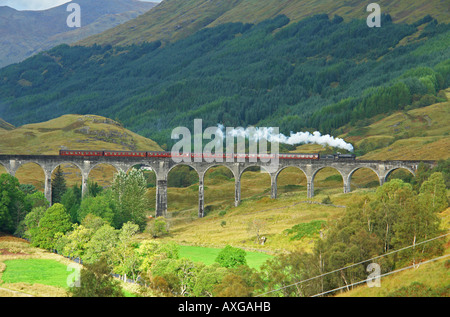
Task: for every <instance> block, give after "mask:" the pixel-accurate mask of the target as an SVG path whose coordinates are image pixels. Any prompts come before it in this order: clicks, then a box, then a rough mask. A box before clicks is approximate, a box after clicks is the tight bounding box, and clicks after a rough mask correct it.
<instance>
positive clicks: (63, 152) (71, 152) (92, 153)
mask: <svg viewBox="0 0 450 317" xmlns="http://www.w3.org/2000/svg"><path fill="white" fill-rule="evenodd" d="M59 155H62V156H103V151H80V150H60V151H59Z"/></svg>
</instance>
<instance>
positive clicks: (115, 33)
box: [77, 0, 450, 46]
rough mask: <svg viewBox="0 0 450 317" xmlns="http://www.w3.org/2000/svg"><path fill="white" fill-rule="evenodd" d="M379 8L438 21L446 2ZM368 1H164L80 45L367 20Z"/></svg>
mask: <svg viewBox="0 0 450 317" xmlns="http://www.w3.org/2000/svg"><path fill="white" fill-rule="evenodd" d="M377 3H378V4H379V5H380V7H381V9H382V12H383V13H385V14H389V15H391V17H392V19H393V21H394V22H407V23H412V22H415V21H417V20H418V19H420V18H422V17H424V16H425V15H427V14H429V15H432V16H433V17H434V18H436V19H437V20H438V21H439V22H449V21H450V12H449V6H448V3H446V2H445V1H440V0H429V1H426V0H418V1H414V2H411V1H402V0H382V1H377ZM368 4H369V3H368V2H367V1H361V0H351V1H345V2H344V3H343V2H342V1H333V0H313V1H309V0H296V1H293V0H283V1H280V0H189V1H186V0H164V1H163V2H161V3H160V4H159V5H158V6H157V7H155V8H154V10H152V11H150V12H147V13H146V14H143V15H142V16H140V17H138V18H136V19H134V20H132V21H129V22H127V23H124V24H123V25H121V26H118V27H116V28H113V29H110V30H108V31H106V32H103V33H101V34H98V35H95V36H92V37H89V38H86V39H84V40H82V41H79V42H78V43H77V44H80V45H88V46H90V45H93V44H99V45H106V44H111V45H122V46H123V45H130V44H139V43H142V42H151V41H155V40H161V41H163V42H167V41H175V40H178V39H181V38H184V37H186V36H188V35H191V34H194V33H195V32H196V31H198V30H200V29H202V28H205V27H214V26H218V25H221V24H224V23H229V22H243V23H259V22H261V21H263V20H266V19H273V18H274V17H276V16H277V15H280V14H283V15H286V16H287V17H288V18H289V19H290V20H291V22H298V21H300V20H302V19H304V18H306V17H309V16H312V15H315V14H323V13H325V14H328V15H329V16H330V17H333V16H334V15H339V16H342V17H343V18H344V19H346V20H349V19H352V18H357V19H366V18H367V16H368V15H369V13H368V12H366V7H367V5H368Z"/></svg>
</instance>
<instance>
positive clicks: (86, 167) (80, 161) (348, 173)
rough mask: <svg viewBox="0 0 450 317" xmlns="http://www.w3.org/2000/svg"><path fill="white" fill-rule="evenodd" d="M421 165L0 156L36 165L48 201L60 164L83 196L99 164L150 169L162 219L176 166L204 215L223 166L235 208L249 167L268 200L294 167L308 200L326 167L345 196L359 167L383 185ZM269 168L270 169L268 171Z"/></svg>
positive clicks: (13, 167) (10, 162)
mask: <svg viewBox="0 0 450 317" xmlns="http://www.w3.org/2000/svg"><path fill="white" fill-rule="evenodd" d="M420 162H424V163H425V164H429V165H434V162H432V161H362V160H348V161H335V160H326V159H325V160H322V159H321V160H297V159H280V160H279V162H278V164H277V167H276V169H275V170H274V169H273V166H272V165H270V163H267V162H261V161H259V160H258V161H256V162H250V161H249V160H248V159H247V160H246V161H244V162H226V161H224V162H211V163H208V162H205V161H203V162H187V163H186V162H182V163H176V162H174V161H173V160H172V159H171V158H162V157H161V158H160V157H154V158H153V157H146V158H138V157H104V156H99V157H90V156H89V157H87V156H59V155H0V165H3V167H4V168H5V169H6V171H7V173H9V174H11V175H13V176H14V175H15V173H16V171H17V170H18V168H19V167H20V166H22V165H23V164H27V163H36V164H37V165H39V166H40V167H41V168H42V170H43V171H44V174H45V196H46V198H47V200H48V201H50V202H51V197H52V194H51V189H52V186H51V181H52V173H53V171H54V170H55V169H56V168H57V167H58V166H59V165H61V164H73V165H75V166H77V167H78V168H79V169H80V171H81V176H82V193H83V195H84V194H85V193H86V191H87V181H88V176H89V173H90V172H91V170H92V169H93V168H94V167H95V166H97V165H98V164H109V165H112V166H114V167H115V168H116V169H117V170H123V171H128V170H129V169H131V168H132V167H133V166H135V165H144V166H146V167H150V168H151V169H152V170H153V171H154V172H155V175H156V180H157V181H156V183H157V184H156V216H165V215H166V212H167V179H168V175H169V172H170V170H171V169H172V168H174V167H175V166H178V165H188V166H190V167H192V168H193V169H194V170H195V171H196V172H197V173H198V176H199V207H198V216H199V217H203V216H204V185H203V183H204V177H205V173H206V172H207V171H208V170H209V169H210V168H211V167H215V166H226V167H227V168H228V169H230V171H231V172H232V173H233V175H234V179H235V206H238V205H239V203H240V201H241V176H242V174H243V172H244V171H245V170H246V169H247V168H249V167H251V166H258V167H260V168H261V170H268V171H269V170H270V172H268V174H269V175H270V178H271V197H272V198H273V199H275V198H276V197H277V178H278V175H279V174H280V172H281V171H282V170H283V169H285V168H287V167H296V168H298V169H300V170H301V171H302V172H303V173H304V174H305V176H306V180H307V191H308V198H312V197H313V196H314V177H315V176H316V174H317V172H319V171H320V170H321V169H323V168H325V167H332V168H334V169H336V170H337V171H338V172H339V173H340V174H341V176H342V179H343V191H344V193H349V192H350V182H351V177H352V175H353V173H354V172H355V171H357V170H358V169H360V168H368V169H371V170H372V171H373V172H375V174H376V175H377V176H378V179H379V182H380V186H381V185H383V184H384V182H385V181H386V179H387V177H388V175H389V174H390V173H391V172H392V171H394V170H396V169H406V170H408V171H410V172H411V173H412V174H413V175H415V172H416V170H417V167H418V165H419V163H420ZM269 165H270V167H271V168H269Z"/></svg>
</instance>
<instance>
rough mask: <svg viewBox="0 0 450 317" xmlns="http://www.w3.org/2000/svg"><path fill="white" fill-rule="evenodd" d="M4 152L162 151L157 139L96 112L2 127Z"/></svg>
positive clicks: (0, 148)
mask: <svg viewBox="0 0 450 317" xmlns="http://www.w3.org/2000/svg"><path fill="white" fill-rule="evenodd" d="M0 138H1V139H2V142H1V143H0V153H2V154H25V155H33V154H39V155H58V153H59V152H58V151H59V150H60V149H74V150H76V149H85V150H121V151H146V150H149V151H158V150H161V148H160V147H159V145H157V144H156V143H155V142H154V141H152V140H150V139H147V138H144V137H142V136H140V135H138V134H136V133H133V132H131V131H128V130H127V129H125V128H123V127H122V126H121V125H120V124H119V123H117V122H116V121H114V120H111V119H108V118H104V117H100V116H95V115H84V116H80V115H65V116H62V117H60V118H57V119H53V120H50V121H47V122H41V123H36V124H27V125H24V126H21V127H17V128H14V129H11V130H6V131H0Z"/></svg>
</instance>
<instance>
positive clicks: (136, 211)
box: [112, 168, 149, 231]
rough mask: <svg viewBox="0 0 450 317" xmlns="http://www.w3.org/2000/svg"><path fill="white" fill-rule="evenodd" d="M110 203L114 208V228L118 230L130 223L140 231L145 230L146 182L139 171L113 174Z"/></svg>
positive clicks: (133, 170)
mask: <svg viewBox="0 0 450 317" xmlns="http://www.w3.org/2000/svg"><path fill="white" fill-rule="evenodd" d="M112 201H113V203H114V205H115V207H116V211H115V217H114V227H116V228H120V227H121V226H122V225H123V224H124V223H126V222H129V221H131V222H133V223H135V224H137V225H139V228H140V230H141V231H143V230H144V229H145V226H146V212H147V209H148V206H149V202H148V197H147V182H146V179H145V177H144V174H143V173H142V171H141V170H137V169H134V168H133V169H132V170H131V171H129V172H128V173H125V172H124V171H119V173H117V174H115V176H114V181H113V184H112Z"/></svg>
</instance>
